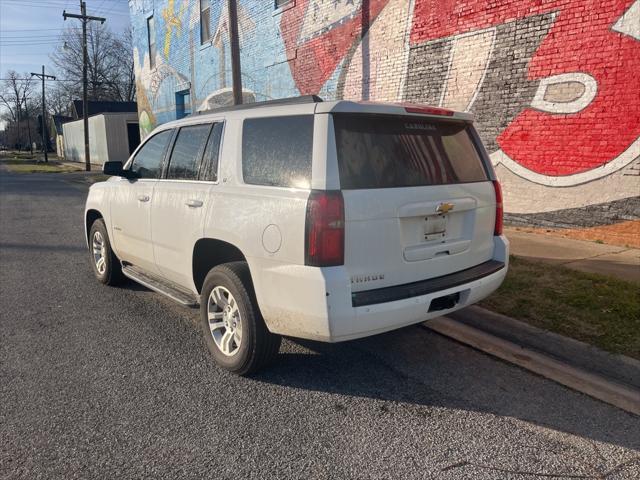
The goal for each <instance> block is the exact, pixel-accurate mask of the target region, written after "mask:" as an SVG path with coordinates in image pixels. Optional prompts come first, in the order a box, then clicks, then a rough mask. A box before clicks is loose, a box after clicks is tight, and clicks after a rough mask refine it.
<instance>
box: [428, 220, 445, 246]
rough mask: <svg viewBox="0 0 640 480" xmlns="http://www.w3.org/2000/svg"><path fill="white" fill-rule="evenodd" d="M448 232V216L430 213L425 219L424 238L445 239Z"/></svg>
mask: <svg viewBox="0 0 640 480" xmlns="http://www.w3.org/2000/svg"><path fill="white" fill-rule="evenodd" d="M446 234H447V216H446V215H429V216H428V217H425V219H424V239H425V241H429V240H438V239H443V238H444V237H445V235H446Z"/></svg>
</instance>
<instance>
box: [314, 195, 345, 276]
mask: <svg viewBox="0 0 640 480" xmlns="http://www.w3.org/2000/svg"><path fill="white" fill-rule="evenodd" d="M305 234H306V235H305V243H306V245H305V260H304V263H305V265H310V266H313V267H332V266H336V265H343V264H344V200H343V198H342V192H340V191H339V190H331V191H324V190H312V191H311V194H310V195H309V200H308V201H307V218H306V223H305Z"/></svg>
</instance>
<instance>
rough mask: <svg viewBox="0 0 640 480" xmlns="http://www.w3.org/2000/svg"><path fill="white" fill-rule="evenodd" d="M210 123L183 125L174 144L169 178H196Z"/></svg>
mask: <svg viewBox="0 0 640 480" xmlns="http://www.w3.org/2000/svg"><path fill="white" fill-rule="evenodd" d="M210 129H211V125H210V124H206V125H193V126H190V127H182V128H181V129H180V131H179V132H178V138H176V141H175V143H174V145H173V151H172V152H171V159H170V160H169V170H168V172H167V178H171V179H175V180H196V179H197V178H198V170H199V169H200V160H201V159H202V151H203V149H204V144H205V142H206V141H207V137H208V135H209V130H210Z"/></svg>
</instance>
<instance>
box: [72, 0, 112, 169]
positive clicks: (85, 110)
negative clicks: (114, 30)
mask: <svg viewBox="0 0 640 480" xmlns="http://www.w3.org/2000/svg"><path fill="white" fill-rule="evenodd" d="M62 17H63V18H64V19H65V20H66V19H67V18H77V19H80V20H82V120H83V122H82V123H83V124H84V167H85V170H86V171H87V172H89V171H91V158H90V157H89V100H88V99H87V83H88V82H87V63H89V62H88V58H87V22H90V21H92V20H93V21H96V22H100V23H101V24H102V23H104V22H105V21H106V20H107V19H106V18H102V17H92V16H90V15H87V4H86V2H83V1H82V0H80V15H78V14H76V13H67V12H66V11H65V10H63V11H62Z"/></svg>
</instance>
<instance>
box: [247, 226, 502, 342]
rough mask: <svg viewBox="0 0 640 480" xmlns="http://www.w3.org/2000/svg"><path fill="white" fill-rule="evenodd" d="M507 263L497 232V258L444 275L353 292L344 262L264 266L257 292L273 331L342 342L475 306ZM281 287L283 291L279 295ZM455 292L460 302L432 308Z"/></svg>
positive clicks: (495, 283)
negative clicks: (320, 265)
mask: <svg viewBox="0 0 640 480" xmlns="http://www.w3.org/2000/svg"><path fill="white" fill-rule="evenodd" d="M507 264H508V241H507V240H506V238H505V237H495V249H494V255H493V259H491V260H489V261H487V262H483V263H481V264H480V265H477V266H475V267H473V268H469V269H467V270H463V271H460V272H456V273H453V274H451V275H446V276H444V277H438V278H434V279H429V280H425V281H421V282H414V283H412V284H407V285H400V286H395V287H389V288H382V289H377V290H369V291H365V292H357V293H353V294H352V293H351V285H350V280H349V277H348V275H347V273H346V271H345V269H344V268H343V267H331V268H323V269H319V268H312V267H293V268H291V267H290V268H287V269H282V268H279V269H271V270H269V269H268V270H266V271H264V272H265V275H266V276H267V278H262V279H261V281H260V284H261V287H260V288H259V290H263V287H264V289H265V290H263V291H262V292H258V291H257V292H256V293H257V294H258V302H259V303H260V309H261V311H262V314H263V316H264V318H265V322H266V324H267V327H268V328H269V330H271V331H272V332H273V333H279V334H282V335H288V336H293V337H300V338H309V339H314V340H320V341H325V342H341V341H345V340H351V339H355V338H361V337H366V336H369V335H375V334H378V333H382V332H386V331H389V330H394V329H396V328H401V327H404V326H407V325H412V324H415V323H419V322H422V321H425V320H428V319H430V318H435V317H439V316H442V315H446V314H447V313H450V312H453V311H455V310H459V309H461V308H464V307H466V306H469V305H472V304H474V303H476V302H478V301H480V300H482V299H483V298H485V297H487V296H488V295H490V294H491V293H492V292H493V291H494V290H496V289H497V288H498V287H499V286H500V284H501V283H502V281H503V280H504V277H505V276H506V274H507V268H508V265H507ZM268 290H274V291H271V292H269V291H268ZM276 291H277V292H278V295H275V296H274V294H275V293H276ZM262 293H265V294H266V295H263V294H262ZM454 294H457V295H456V297H457V302H456V304H455V306H453V307H452V308H448V309H446V310H437V311H429V310H430V307H431V305H432V302H433V300H435V299H438V298H440V297H443V296H447V295H454ZM266 298H278V299H279V300H278V304H270V303H268V302H265V301H264V300H262V299H266ZM261 300H262V301H261Z"/></svg>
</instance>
